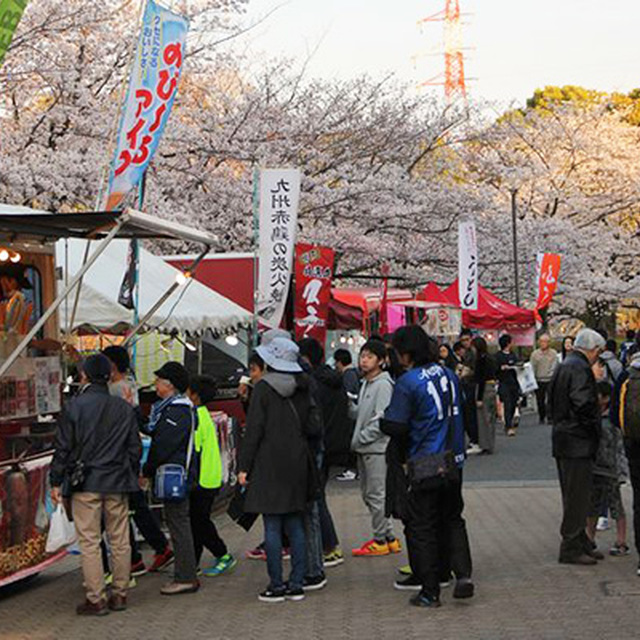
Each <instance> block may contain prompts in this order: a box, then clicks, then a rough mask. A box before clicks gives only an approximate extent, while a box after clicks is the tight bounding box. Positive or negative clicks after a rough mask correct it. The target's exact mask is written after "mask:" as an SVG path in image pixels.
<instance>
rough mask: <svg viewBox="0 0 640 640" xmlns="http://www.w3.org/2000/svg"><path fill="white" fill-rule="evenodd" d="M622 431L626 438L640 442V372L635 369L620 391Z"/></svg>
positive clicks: (631, 371)
mask: <svg viewBox="0 0 640 640" xmlns="http://www.w3.org/2000/svg"><path fill="white" fill-rule="evenodd" d="M620 429H622V434H623V435H624V437H625V438H630V439H631V440H638V441H640V371H639V370H637V369H635V368H632V369H631V370H630V372H629V377H628V378H627V379H626V380H625V381H624V382H623V383H622V388H621V389H620Z"/></svg>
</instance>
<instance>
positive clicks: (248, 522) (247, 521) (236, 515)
mask: <svg viewBox="0 0 640 640" xmlns="http://www.w3.org/2000/svg"><path fill="white" fill-rule="evenodd" d="M246 497H247V489H246V487H241V486H237V487H236V490H235V492H234V494H233V497H232V498H231V501H230V502H229V506H228V507H227V515H228V516H229V517H230V518H231V519H232V520H233V521H234V522H235V523H236V524H239V525H240V526H241V527H242V528H243V529H244V530H245V531H249V530H250V529H251V527H253V524H254V522H255V521H256V520H257V519H258V514H257V513H247V512H246V511H245V510H244V503H245V498H246Z"/></svg>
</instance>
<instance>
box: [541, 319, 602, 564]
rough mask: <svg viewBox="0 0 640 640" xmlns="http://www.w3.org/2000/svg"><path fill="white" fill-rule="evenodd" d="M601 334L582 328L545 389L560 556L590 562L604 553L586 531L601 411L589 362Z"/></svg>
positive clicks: (563, 559)
mask: <svg viewBox="0 0 640 640" xmlns="http://www.w3.org/2000/svg"><path fill="white" fill-rule="evenodd" d="M604 345H605V342H604V338H603V337H602V336H601V335H600V334H599V333H597V332H596V331H593V330H591V329H582V331H580V332H579V333H578V335H577V337H576V341H575V343H574V350H573V351H572V352H570V353H569V354H568V355H567V357H566V358H565V359H564V360H563V361H562V363H560V365H558V367H557V368H556V371H555V373H554V375H553V378H552V380H551V384H550V389H549V409H550V414H551V419H552V423H553V431H552V437H553V457H554V458H555V459H556V464H557V466H558V476H559V479H560V489H561V491H562V507H563V518H562V525H561V527H560V533H561V535H562V543H561V545H560V557H559V562H562V563H567V564H582V565H594V564H596V560H597V559H602V557H603V556H602V554H600V553H599V552H597V551H595V550H594V549H593V545H592V544H591V543H590V541H589V539H588V538H587V534H586V532H585V527H586V526H587V517H588V515H589V508H590V499H591V485H592V479H593V476H592V469H593V462H594V460H595V456H596V453H597V451H598V441H599V439H600V411H599V408H598V394H597V389H596V381H595V377H594V375H593V372H592V370H591V366H592V365H593V364H594V363H595V362H596V360H597V359H598V355H599V354H600V352H601V351H602V349H603V348H604Z"/></svg>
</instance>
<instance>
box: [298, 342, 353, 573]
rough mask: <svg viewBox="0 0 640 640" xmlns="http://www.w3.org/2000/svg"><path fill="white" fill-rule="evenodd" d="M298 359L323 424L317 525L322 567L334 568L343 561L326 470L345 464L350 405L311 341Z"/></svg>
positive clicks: (319, 347)
mask: <svg viewBox="0 0 640 640" xmlns="http://www.w3.org/2000/svg"><path fill="white" fill-rule="evenodd" d="M298 346H299V347H300V358H301V359H302V360H303V361H304V362H306V363H307V364H308V365H309V366H310V367H311V376H312V379H313V384H312V393H313V394H314V398H315V401H316V403H317V404H318V406H319V407H320V412H321V413H322V422H323V425H324V452H323V464H322V474H321V475H322V485H323V491H322V495H321V497H320V505H319V506H320V526H321V529H322V546H323V547H324V554H325V557H324V565H325V567H333V566H336V565H338V564H342V563H343V562H344V556H343V553H342V551H341V549H340V542H339V540H338V534H337V532H336V528H335V525H334V523H333V518H332V516H331V512H330V511H329V507H328V505H327V501H326V497H325V494H324V488H325V487H326V485H327V481H328V479H329V471H330V468H331V466H333V465H342V466H344V465H346V464H348V462H349V456H350V451H351V434H352V424H351V422H350V420H349V403H348V400H347V393H346V391H345V389H344V385H343V384H342V377H341V375H340V373H338V372H337V371H335V370H334V369H332V368H331V367H330V366H329V365H327V364H324V350H323V348H322V345H321V344H320V343H319V342H318V341H317V340H315V339H314V338H304V339H303V340H301V341H300V342H299V343H298Z"/></svg>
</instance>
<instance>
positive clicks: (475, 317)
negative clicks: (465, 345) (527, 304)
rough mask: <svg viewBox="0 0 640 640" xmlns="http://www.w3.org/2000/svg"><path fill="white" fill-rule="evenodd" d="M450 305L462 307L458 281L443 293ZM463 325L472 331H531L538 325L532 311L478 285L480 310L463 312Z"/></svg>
mask: <svg viewBox="0 0 640 640" xmlns="http://www.w3.org/2000/svg"><path fill="white" fill-rule="evenodd" d="M443 295H444V297H445V298H446V299H447V301H448V303H449V304H453V305H455V306H457V307H459V306H460V298H459V297H458V280H455V281H454V282H453V284H452V285H451V286H450V287H449V288H448V289H446V290H445V291H444V292H443ZM462 324H463V325H464V326H465V327H468V328H470V329H505V330H511V331H514V330H522V329H529V328H531V327H533V326H535V324H536V318H535V314H534V312H533V310H532V309H522V308H521V307H516V306H515V305H514V304H511V303H509V302H506V301H505V300H502V299H501V298H498V296H496V295H494V294H493V293H491V292H490V291H487V289H485V288H484V287H481V286H480V285H478V309H477V310H476V311H467V310H463V312H462Z"/></svg>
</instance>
